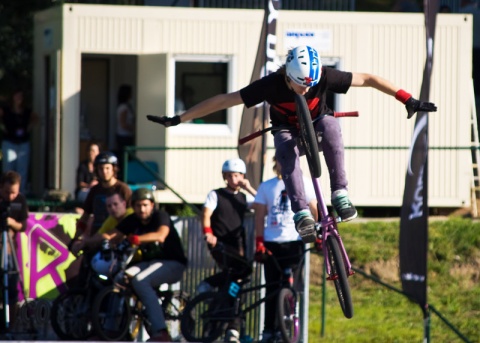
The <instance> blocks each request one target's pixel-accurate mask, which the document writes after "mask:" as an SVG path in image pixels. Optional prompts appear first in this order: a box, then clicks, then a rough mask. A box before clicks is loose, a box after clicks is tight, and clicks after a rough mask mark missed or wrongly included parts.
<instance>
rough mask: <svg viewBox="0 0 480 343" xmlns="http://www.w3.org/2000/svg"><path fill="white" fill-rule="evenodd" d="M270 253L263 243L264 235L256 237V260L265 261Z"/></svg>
mask: <svg viewBox="0 0 480 343" xmlns="http://www.w3.org/2000/svg"><path fill="white" fill-rule="evenodd" d="M269 254H270V251H268V249H267V248H266V247H265V245H264V244H263V236H258V237H257V238H256V239H255V261H257V262H260V263H263V262H265V260H266V259H267V256H268V255H269Z"/></svg>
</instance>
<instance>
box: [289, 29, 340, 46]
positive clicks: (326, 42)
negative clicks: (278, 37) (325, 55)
mask: <svg viewBox="0 0 480 343" xmlns="http://www.w3.org/2000/svg"><path fill="white" fill-rule="evenodd" d="M299 45H308V46H311V47H312V48H315V49H317V50H318V51H331V50H332V45H333V44H332V30H289V31H287V32H286V33H285V48H286V49H287V50H288V49H292V48H294V47H296V46H299Z"/></svg>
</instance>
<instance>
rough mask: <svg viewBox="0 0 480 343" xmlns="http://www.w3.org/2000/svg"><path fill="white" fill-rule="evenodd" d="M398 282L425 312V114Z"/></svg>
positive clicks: (431, 6)
mask: <svg viewBox="0 0 480 343" xmlns="http://www.w3.org/2000/svg"><path fill="white" fill-rule="evenodd" d="M438 6H439V4H438V0H424V12H425V32H426V45H427V58H426V61H425V68H424V71H423V80H422V88H421V91H420V100H421V101H428V99H429V96H430V79H431V75H432V66H433V41H434V35H435V21H436V14H437V11H438ZM399 249H400V278H401V281H402V288H403V291H404V293H405V294H407V295H408V296H409V297H410V298H411V299H412V300H414V301H416V302H417V303H418V304H419V305H420V306H421V307H422V309H423V310H424V311H425V310H426V307H427V254H428V113H427V112H419V113H418V114H417V116H416V120H415V129H414V132H413V138H412V145H411V147H410V156H409V163H408V168H407V175H406V179H405V191H404V195H403V204H402V210H401V217H400V248H399Z"/></svg>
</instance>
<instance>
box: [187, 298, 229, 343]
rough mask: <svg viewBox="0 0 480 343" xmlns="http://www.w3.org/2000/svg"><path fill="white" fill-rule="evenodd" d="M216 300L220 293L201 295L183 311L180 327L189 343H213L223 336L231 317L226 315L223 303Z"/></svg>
mask: <svg viewBox="0 0 480 343" xmlns="http://www.w3.org/2000/svg"><path fill="white" fill-rule="evenodd" d="M215 298H218V293H215V292H206V293H201V294H199V295H198V296H196V297H195V298H193V299H192V300H191V301H190V302H189V303H188V304H187V306H186V307H185V309H184V310H183V313H182V316H181V319H180V327H181V330H182V334H183V337H184V338H185V339H186V340H187V341H188V342H213V341H214V340H215V339H216V338H218V337H219V336H220V335H221V334H222V332H223V329H224V327H225V325H226V324H227V322H228V320H229V318H228V317H229V316H226V315H225V314H226V313H225V310H224V308H225V305H224V304H223V302H222V301H218V300H216V299H215Z"/></svg>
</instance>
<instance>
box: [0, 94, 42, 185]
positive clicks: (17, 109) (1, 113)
mask: <svg viewBox="0 0 480 343" xmlns="http://www.w3.org/2000/svg"><path fill="white" fill-rule="evenodd" d="M0 118H1V122H2V124H3V126H2V129H3V131H4V132H3V142H2V154H3V158H2V167H3V171H4V172H6V171H9V170H14V171H16V172H17V173H19V174H20V176H21V184H20V192H22V193H23V194H25V192H26V191H27V187H26V186H27V182H28V172H29V169H30V150H31V146H30V133H31V131H32V129H33V127H34V126H35V125H36V124H37V123H38V114H37V113H36V112H34V111H33V110H32V109H31V108H29V107H27V106H25V93H24V91H23V90H22V89H21V88H17V89H15V90H14V91H13V92H12V98H11V103H10V105H9V106H3V107H1V108H0Z"/></svg>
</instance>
